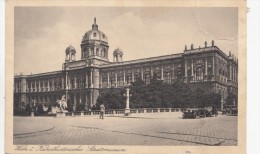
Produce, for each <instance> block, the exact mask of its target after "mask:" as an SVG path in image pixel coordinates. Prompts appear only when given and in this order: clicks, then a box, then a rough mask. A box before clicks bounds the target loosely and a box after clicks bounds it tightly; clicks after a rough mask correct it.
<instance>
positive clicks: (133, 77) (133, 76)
mask: <svg viewBox="0 0 260 154" xmlns="http://www.w3.org/2000/svg"><path fill="white" fill-rule="evenodd" d="M134 81H135V74H134V70H133V69H132V82H134Z"/></svg>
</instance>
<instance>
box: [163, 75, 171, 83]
mask: <svg viewBox="0 0 260 154" xmlns="http://www.w3.org/2000/svg"><path fill="white" fill-rule="evenodd" d="M164 76H165V82H166V83H170V82H171V77H170V72H167V73H166V74H165V75H164Z"/></svg>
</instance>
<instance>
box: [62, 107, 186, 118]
mask: <svg viewBox="0 0 260 154" xmlns="http://www.w3.org/2000/svg"><path fill="white" fill-rule="evenodd" d="M182 110H184V109H181V108H147V109H146V108H139V109H130V113H131V114H146V113H147V114H152V113H156V114H160V113H161V112H162V113H164V112H182ZM99 114H100V110H94V111H75V112H68V113H66V114H65V115H66V116H91V115H94V116H98V115H99ZM124 114H125V109H115V110H113V109H109V110H106V111H105V115H114V116H116V115H120V116H122V115H124Z"/></svg>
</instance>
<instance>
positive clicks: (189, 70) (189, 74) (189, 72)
mask: <svg viewBox="0 0 260 154" xmlns="http://www.w3.org/2000/svg"><path fill="white" fill-rule="evenodd" d="M187 73H188V76H191V69H190V68H189V69H188V71H187Z"/></svg>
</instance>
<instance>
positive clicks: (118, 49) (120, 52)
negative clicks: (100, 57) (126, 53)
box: [113, 48, 123, 56]
mask: <svg viewBox="0 0 260 154" xmlns="http://www.w3.org/2000/svg"><path fill="white" fill-rule="evenodd" d="M117 54H119V55H123V51H122V50H121V49H120V48H116V49H115V50H114V53H113V55H114V56H115V55H117Z"/></svg>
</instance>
